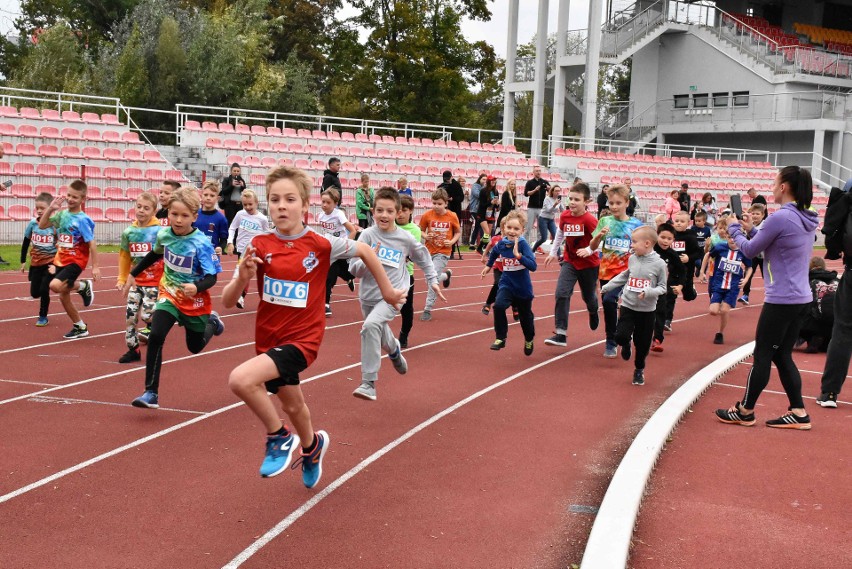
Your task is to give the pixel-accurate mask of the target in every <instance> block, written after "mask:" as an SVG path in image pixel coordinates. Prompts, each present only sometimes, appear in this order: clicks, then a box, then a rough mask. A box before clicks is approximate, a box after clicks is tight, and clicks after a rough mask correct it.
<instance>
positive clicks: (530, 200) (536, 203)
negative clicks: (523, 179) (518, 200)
mask: <svg viewBox="0 0 852 569" xmlns="http://www.w3.org/2000/svg"><path fill="white" fill-rule="evenodd" d="M537 187H538V188H539V190H538V191H537V192H536V193H534V194H530V192H532V191H534V190H535V189H536V188H537ZM549 187H550V182H548V181H547V180H545V179H544V178H539V179H538V180H536V179H535V178H533V179H532V180H530V181H529V182H527V185H526V186H524V195H525V196H527V207H532V208H537V209H541V206H543V205H544V198H545V197H547V188H549ZM528 223H529V222H528Z"/></svg>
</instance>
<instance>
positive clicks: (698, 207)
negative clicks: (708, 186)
mask: <svg viewBox="0 0 852 569" xmlns="http://www.w3.org/2000/svg"><path fill="white" fill-rule="evenodd" d="M699 211H703V212H704V213H705V214H707V225H709V226H710V227H713V226H714V225H716V213H717V208H716V200H715V199H714V198H713V194H711V193H710V192H705V193H704V195H703V196H701V201H698V202H695V205H694V206H692V212H691V213H690V214H689V217H690V219H693V220H694V219H695V214H696V213H698V212H699Z"/></svg>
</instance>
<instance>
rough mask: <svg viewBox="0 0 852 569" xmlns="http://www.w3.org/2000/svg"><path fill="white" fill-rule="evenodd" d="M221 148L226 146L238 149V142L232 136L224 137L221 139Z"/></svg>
mask: <svg viewBox="0 0 852 569" xmlns="http://www.w3.org/2000/svg"><path fill="white" fill-rule="evenodd" d="M222 148H226V149H228V150H239V149H240V143H239V141H237V140H234V139H233V138H226V139H225V140H223V141H222Z"/></svg>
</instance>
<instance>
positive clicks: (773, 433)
mask: <svg viewBox="0 0 852 569" xmlns="http://www.w3.org/2000/svg"><path fill="white" fill-rule="evenodd" d="M794 357H795V360H796V364H797V365H798V367H799V369H800V371H801V373H802V383H803V386H804V389H803V391H804V395H805V406H806V408H807V410H808V414H809V415H810V417H811V422H812V425H813V427H812V428H811V430H809V431H795V430H782V429H770V428H768V427H766V426H765V425H764V424H763V423H764V421H765V420H767V419H773V418H775V417H778V416H779V415H781V414H783V413H784V412H785V411H786V409H787V405H788V401H787V396H786V395H785V394H784V391H783V389H782V388H781V385H780V382H779V381H778V375H777V371H776V370H774V369H773V375H772V379H771V380H770V384H769V386H768V387H767V390H766V391H764V392H763V394H762V395H761V397H760V399H759V400H758V403H757V407H756V411H755V413H756V415H757V419H758V422H757V423H756V424H755V425H754V426H752V427H741V426H737V425H725V424H722V423H720V422H718V421H716V418H715V417H714V416H713V412H714V411H715V410H716V409H717V408H727V407H729V406H730V405H731V404H732V403H733V402H734V401H736V400H737V399H740V398H742V396H743V393H744V386H745V383H746V378H747V376H748V372H749V369H750V363H751V360H749V361H748V362H746V363H745V364H743V365H740V366H738V367H737V368H735V369H734V370H733V371H732V372H730V373H728V374H727V375H725V376H723V377H722V378H721V379H720V380H719V382H718V383H716V384H714V386H713V387H712V388H711V389H710V390H708V391H707V393H706V394H705V395H704V396H703V397H702V398H701V399H700V400H699V401H698V402H697V403H696V405H695V406H694V407H693V409H692V412H691V413H689V414H687V417H686V420H685V421H683V422H682V423H681V424H680V426H679V427H678V428H677V430H676V431H675V432H674V434H673V435H672V441H671V442H670V443H669V444H668V445H667V447H666V449H665V451H664V452H663V453H662V455H661V458H660V460H659V462H658V463H657V468H656V470H655V472H654V475H653V476H652V478H651V483H650V484H649V487H648V494H647V495H646V497H645V501H644V503H643V506H642V512H641V514H640V516H639V523H638V526H637V530H636V533H635V534H634V542H633V543H634V550H633V552H632V555H631V559H630V561H631V567H635V568H637V569H643V568H647V569H667V568H672V569H675V568H681V567H719V566H722V565H728V564H730V565H732V566H736V567H810V568H814V569H833V568H836V567H850V566H852V549H850V546H849V544H850V543H852V513H850V508H849V505H850V504H852V464H850V462H852V461H850V457H852V437H850V436H849V434H850V426H852V424H851V423H850V419H852V405H851V404H850V402H849V401H848V399H847V400H845V401H843V398H841V401H840V402H839V404H838V408H837V409H823V408H822V407H820V406H818V405H817V404H816V403H815V402H814V398H815V397H816V396H817V395H819V392H820V377H821V374H822V369H823V366H824V364H825V354H806V353H804V352H796V353H795V354H794ZM847 383H848V382H847Z"/></svg>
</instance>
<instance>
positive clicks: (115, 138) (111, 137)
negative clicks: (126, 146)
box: [101, 130, 121, 142]
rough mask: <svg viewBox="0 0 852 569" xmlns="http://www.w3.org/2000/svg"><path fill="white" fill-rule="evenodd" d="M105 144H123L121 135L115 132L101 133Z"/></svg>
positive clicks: (106, 131)
mask: <svg viewBox="0 0 852 569" xmlns="http://www.w3.org/2000/svg"><path fill="white" fill-rule="evenodd" d="M101 139H102V140H103V141H104V142H121V135H120V134H119V133H117V132H115V131H114V130H105V131H103V132H102V133H101Z"/></svg>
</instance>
